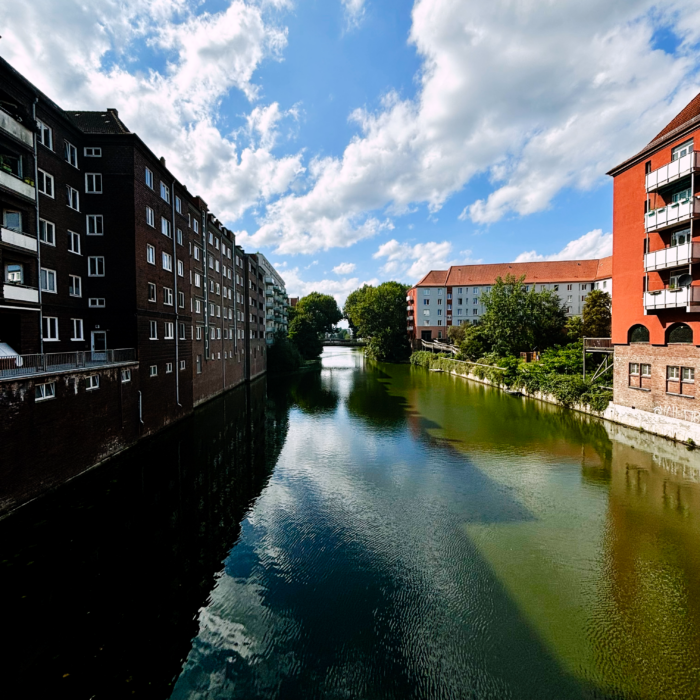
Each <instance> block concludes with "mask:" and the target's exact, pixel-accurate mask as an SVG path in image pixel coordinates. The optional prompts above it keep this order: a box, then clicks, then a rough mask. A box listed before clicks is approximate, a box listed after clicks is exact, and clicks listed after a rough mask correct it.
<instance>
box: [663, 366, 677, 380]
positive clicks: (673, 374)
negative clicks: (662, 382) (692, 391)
mask: <svg viewBox="0 0 700 700" xmlns="http://www.w3.org/2000/svg"><path fill="white" fill-rule="evenodd" d="M679 378H680V368H679V367H666V379H672V380H675V381H678V379H679Z"/></svg>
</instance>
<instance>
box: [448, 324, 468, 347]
mask: <svg viewBox="0 0 700 700" xmlns="http://www.w3.org/2000/svg"><path fill="white" fill-rule="evenodd" d="M464 329H465V326H463V325H462V324H460V325H458V326H450V327H449V328H448V329H447V337H448V338H449V339H450V340H451V341H452V342H453V343H454V344H455V345H459V344H460V343H461V342H462V341H463V340H464V333H465V331H464Z"/></svg>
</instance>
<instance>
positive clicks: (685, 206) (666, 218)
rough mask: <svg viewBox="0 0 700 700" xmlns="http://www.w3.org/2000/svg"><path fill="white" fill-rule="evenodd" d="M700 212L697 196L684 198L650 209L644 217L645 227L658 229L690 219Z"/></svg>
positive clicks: (649, 229) (699, 202)
mask: <svg viewBox="0 0 700 700" xmlns="http://www.w3.org/2000/svg"><path fill="white" fill-rule="evenodd" d="M698 214H700V200H698V199H697V198H696V197H691V198H690V199H683V200H681V201H680V202H675V203H673V204H668V205H667V206H665V207H661V208H660V209H653V210H652V211H650V212H649V213H648V214H647V215H646V216H645V217H644V228H645V229H646V230H647V231H656V230H658V229H661V228H667V227H668V226H675V225H676V224H680V223H682V222H684V221H689V220H690V219H692V218H693V217H695V216H697V215H698Z"/></svg>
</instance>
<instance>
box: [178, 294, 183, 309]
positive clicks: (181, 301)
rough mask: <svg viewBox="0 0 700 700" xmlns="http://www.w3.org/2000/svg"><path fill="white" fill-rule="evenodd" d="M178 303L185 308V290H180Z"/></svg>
mask: <svg viewBox="0 0 700 700" xmlns="http://www.w3.org/2000/svg"><path fill="white" fill-rule="evenodd" d="M177 305H178V306H179V307H180V308H181V309H184V308H185V293H184V292H178V293H177Z"/></svg>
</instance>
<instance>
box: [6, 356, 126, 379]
mask: <svg viewBox="0 0 700 700" xmlns="http://www.w3.org/2000/svg"><path fill="white" fill-rule="evenodd" d="M135 361H136V350H135V349H134V348H119V349H117V350H101V351H86V352H52V353H44V354H43V355H41V354H38V355H14V356H12V357H0V380H1V379H14V378H20V377H33V376H37V375H40V374H55V373H56V372H70V371H72V370H90V369H96V368H98V367H105V366H109V365H117V364H123V363H125V362H135Z"/></svg>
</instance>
